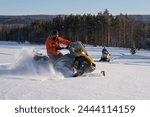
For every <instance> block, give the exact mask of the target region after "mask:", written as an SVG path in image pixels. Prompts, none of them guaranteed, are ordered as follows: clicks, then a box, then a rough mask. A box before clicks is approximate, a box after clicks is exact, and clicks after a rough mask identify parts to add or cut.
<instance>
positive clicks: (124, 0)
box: [0, 0, 150, 15]
mask: <svg viewBox="0 0 150 117" xmlns="http://www.w3.org/2000/svg"><path fill="white" fill-rule="evenodd" d="M149 5H150V0H0V15H32V14H49V15H54V14H84V13H86V14H87V13H91V14H97V13H98V12H100V11H102V12H103V11H104V10H105V9H106V8H107V9H108V10H109V12H110V13H111V14H113V15H118V14H120V13H123V14H126V13H127V14H150V7H149Z"/></svg>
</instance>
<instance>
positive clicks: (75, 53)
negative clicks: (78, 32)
mask: <svg viewBox="0 0 150 117" xmlns="http://www.w3.org/2000/svg"><path fill="white" fill-rule="evenodd" d="M67 49H68V50H69V52H70V53H69V54H65V55H64V56H62V57H61V58H59V59H58V60H56V61H55V63H54V66H56V69H57V68H58V70H59V69H61V70H63V69H64V67H66V68H68V69H69V70H72V76H73V77H76V76H80V75H82V74H84V73H89V72H93V71H94V70H95V68H96V64H95V62H94V60H93V58H91V57H90V56H89V55H88V53H87V51H86V50H85V48H84V46H83V44H82V43H81V42H79V41H77V42H73V43H71V45H70V46H69V47H68V48H67ZM61 70H60V71H61Z"/></svg>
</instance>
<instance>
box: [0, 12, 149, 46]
mask: <svg viewBox="0 0 150 117" xmlns="http://www.w3.org/2000/svg"><path fill="white" fill-rule="evenodd" d="M52 29H57V30H58V31H59V33H60V36H62V37H64V38H66V39H69V40H71V41H81V42H82V43H84V44H91V45H94V46H111V47H129V48H131V47H134V48H148V47H149V48H150V42H149V41H148V39H149V38H150V24H146V23H144V22H140V21H137V20H136V19H135V18H132V17H130V16H128V15H123V14H120V15H118V16H112V14H110V13H109V11H108V10H107V9H106V10H105V11H104V12H99V13H98V14H97V15H91V14H84V15H67V16H57V17H55V18H53V20H50V21H43V20H36V21H34V22H32V23H31V24H5V25H4V24H1V25H0V41H17V42H19V43H20V42H21V43H22V42H25V41H28V42H30V43H34V44H43V43H45V41H46V38H47V36H48V35H50V32H51V30H52Z"/></svg>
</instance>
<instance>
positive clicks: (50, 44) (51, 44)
mask: <svg viewBox="0 0 150 117" xmlns="http://www.w3.org/2000/svg"><path fill="white" fill-rule="evenodd" d="M70 43H71V41H69V40H66V39H64V38H62V37H57V39H56V40H55V41H54V40H52V39H51V37H50V36H49V37H48V38H47V40H46V49H47V54H48V55H58V54H60V53H61V52H60V50H56V48H55V47H60V46H59V44H64V45H67V46H68V45H69V44H70Z"/></svg>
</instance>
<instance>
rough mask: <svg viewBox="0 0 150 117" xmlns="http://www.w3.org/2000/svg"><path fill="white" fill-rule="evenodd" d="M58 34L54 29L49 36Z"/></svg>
mask: <svg viewBox="0 0 150 117" xmlns="http://www.w3.org/2000/svg"><path fill="white" fill-rule="evenodd" d="M58 34H59V33H58V31H57V30H55V29H54V30H52V31H51V36H53V35H58Z"/></svg>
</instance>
